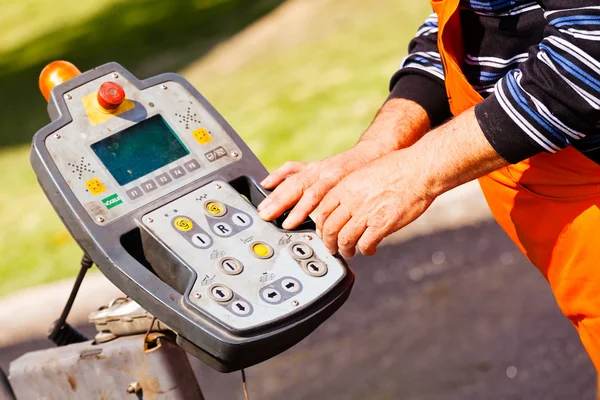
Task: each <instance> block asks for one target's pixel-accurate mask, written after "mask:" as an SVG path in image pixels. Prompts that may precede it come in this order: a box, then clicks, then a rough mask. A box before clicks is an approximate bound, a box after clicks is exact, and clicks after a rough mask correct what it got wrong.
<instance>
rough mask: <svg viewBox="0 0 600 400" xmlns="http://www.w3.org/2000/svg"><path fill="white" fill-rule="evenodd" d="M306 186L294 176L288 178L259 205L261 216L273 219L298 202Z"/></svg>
mask: <svg viewBox="0 0 600 400" xmlns="http://www.w3.org/2000/svg"><path fill="white" fill-rule="evenodd" d="M303 192H304V186H303V185H302V183H300V182H299V180H298V179H294V177H292V178H290V179H286V180H285V181H283V183H282V184H281V185H279V186H277V188H276V189H275V191H273V193H271V194H270V195H268V196H267V198H266V199H264V200H263V201H262V203H260V204H259V206H258V211H259V213H258V214H259V216H260V217H261V218H262V219H264V220H265V221H271V220H273V219H275V218H277V217H279V216H280V215H281V214H283V213H284V212H285V211H286V210H288V209H290V208H291V207H292V206H293V205H294V204H296V203H297V202H298V200H299V199H300V197H301V196H302V193H303Z"/></svg>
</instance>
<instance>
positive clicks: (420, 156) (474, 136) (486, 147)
mask: <svg viewBox="0 0 600 400" xmlns="http://www.w3.org/2000/svg"><path fill="white" fill-rule="evenodd" d="M404 151H405V152H406V153H407V157H409V158H410V161H411V163H412V165H415V166H418V171H417V172H418V173H420V174H421V179H422V182H423V185H424V186H425V187H426V188H427V191H428V193H429V195H431V196H432V197H437V196H439V195H441V194H443V193H445V192H447V191H449V190H451V189H454V188H455V187H457V186H460V185H462V184H464V183H467V182H469V181H471V180H473V179H477V178H479V177H481V176H483V175H485V174H488V173H490V172H492V171H495V170H497V169H499V168H502V167H504V166H506V165H508V162H506V160H504V159H503V158H502V157H500V155H498V153H497V152H496V151H495V150H494V148H493V147H492V146H491V145H490V143H489V142H488V141H487V139H486V138H485V136H484V134H483V132H482V131H481V128H480V127H479V124H478V122H477V119H476V118H475V115H474V112H473V109H470V110H467V111H465V112H464V113H463V114H461V115H460V116H458V117H456V118H454V119H453V120H452V121H450V122H448V123H447V124H445V125H442V126H441V127H438V128H436V129H435V130H433V131H431V132H429V133H428V134H427V135H425V136H424V137H423V138H422V139H421V140H419V141H418V142H417V143H416V144H415V145H414V146H411V147H410V148H408V149H406V150H404Z"/></svg>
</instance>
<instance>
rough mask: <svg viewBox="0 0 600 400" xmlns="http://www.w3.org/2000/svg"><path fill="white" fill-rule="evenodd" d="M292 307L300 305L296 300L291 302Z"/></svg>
mask: <svg viewBox="0 0 600 400" xmlns="http://www.w3.org/2000/svg"><path fill="white" fill-rule="evenodd" d="M292 305H293V306H294V307H298V306H299V305H300V303H299V302H298V300H294V301H292Z"/></svg>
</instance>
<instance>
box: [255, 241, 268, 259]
mask: <svg viewBox="0 0 600 400" xmlns="http://www.w3.org/2000/svg"><path fill="white" fill-rule="evenodd" d="M251 248H252V252H253V253H254V255H255V256H256V257H258V258H269V257H271V256H272V255H273V249H272V248H271V246H269V245H268V244H266V243H262V242H256V243H254V244H253V245H252V247H251Z"/></svg>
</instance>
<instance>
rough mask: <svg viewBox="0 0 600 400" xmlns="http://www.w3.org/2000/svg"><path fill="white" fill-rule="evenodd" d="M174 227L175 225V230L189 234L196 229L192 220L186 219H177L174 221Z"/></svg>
mask: <svg viewBox="0 0 600 400" xmlns="http://www.w3.org/2000/svg"><path fill="white" fill-rule="evenodd" d="M173 225H175V228H177V229H179V230H180V231H183V232H189V231H191V230H192V228H193V227H194V223H193V222H192V220H191V219H189V218H185V217H180V218H177V219H176V220H175V221H173Z"/></svg>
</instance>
